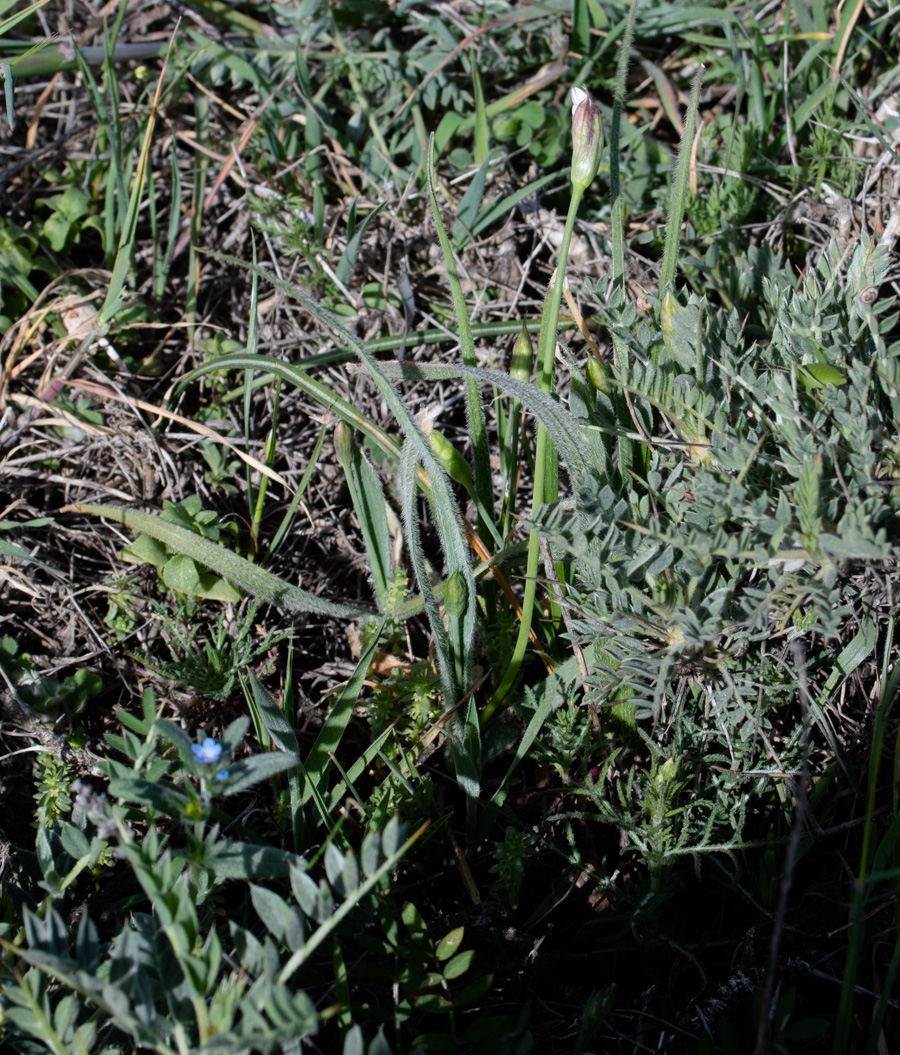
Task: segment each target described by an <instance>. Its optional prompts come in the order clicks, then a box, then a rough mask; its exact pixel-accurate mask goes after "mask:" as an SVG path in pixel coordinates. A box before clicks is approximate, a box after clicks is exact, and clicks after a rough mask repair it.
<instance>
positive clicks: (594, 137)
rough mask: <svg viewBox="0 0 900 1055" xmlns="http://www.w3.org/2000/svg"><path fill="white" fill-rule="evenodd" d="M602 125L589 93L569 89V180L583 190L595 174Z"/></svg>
mask: <svg viewBox="0 0 900 1055" xmlns="http://www.w3.org/2000/svg"><path fill="white" fill-rule="evenodd" d="M602 146H603V129H602V128H601V126H600V114H599V113H598V111H597V106H596V104H595V103H594V100H593V99H592V98H591V96H590V93H589V92H588V91H586V90H585V89H584V88H573V89H572V184H573V186H575V187H577V188H579V189H580V190H587V188H588V187H589V186H590V185H591V183H592V182H593V180H594V176H596V175H597V165H598V164H599V162H600V148H601V147H602Z"/></svg>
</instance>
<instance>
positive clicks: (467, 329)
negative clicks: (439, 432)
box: [427, 136, 494, 543]
mask: <svg viewBox="0 0 900 1055" xmlns="http://www.w3.org/2000/svg"><path fill="white" fill-rule="evenodd" d="M427 178H428V196H429V198H430V199H431V213H432V216H433V217H434V226H435V229H436V230H437V235H438V240H439V241H440V243H441V252H442V253H443V254H444V266H445V267H446V268H447V279H448V281H449V282H450V292H451V296H452V298H453V311H454V313H455V315H456V324H457V326H458V327H459V343H460V348H461V350H462V360H463V363H464V364H465V365H466V366H470V367H475V366H477V365H478V360H477V358H476V356H475V342H474V340H473V338H472V328H471V326H470V324H469V316H468V313H467V310H466V301H465V297H464V296H463V292H462V286H461V285H460V281H459V274H458V272H457V270H456V260H455V259H454V257H453V250H452V248H451V246H450V240H449V239H448V237H447V232H446V230H445V229H444V224H443V221H442V220H441V214H440V209H439V207H438V200H437V191H436V189H435V174H434V136H432V137H431V139H430V140H429V143H428V170H427ZM466 415H467V418H468V424H469V432H470V433H471V436H472V448H473V451H474V461H475V492H476V494H477V495H478V497H479V499H480V501H481V504H482V506H483V507H484V508H485V509H486V510H489V511H490V513H491V518H492V519H493V516H494V490H493V486H492V478H491V453H490V448H489V446H488V438H487V429H486V428H485V423H484V408H483V406H482V404H481V392H480V390H479V388H478V383H477V382H476V381H475V380H474V379H472V380H469V379H467V380H466ZM478 534H479V535H480V536H481V539H482V541H483V542H485V543H487V542H488V541H489V539H490V533H489V531H488V530H487V527H486V526H485V525H484V524H481V525H480V527H479V532H478Z"/></svg>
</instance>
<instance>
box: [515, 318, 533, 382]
mask: <svg viewBox="0 0 900 1055" xmlns="http://www.w3.org/2000/svg"><path fill="white" fill-rule="evenodd" d="M533 363H534V345H533V344H532V343H531V334H530V333H529V332H528V327H527V326H526V325H525V323H524V322H523V323H522V332H521V333H520V334H519V339H518V340H517V341H516V346H515V348H513V354H512V361H511V362H510V364H509V376H510V377H514V378H515V379H516V380H517V381H530V380H531V367H532V365H533Z"/></svg>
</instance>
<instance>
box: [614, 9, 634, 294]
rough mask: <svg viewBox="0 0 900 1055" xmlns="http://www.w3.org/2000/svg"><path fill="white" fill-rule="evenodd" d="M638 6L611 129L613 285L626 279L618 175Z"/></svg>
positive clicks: (622, 59)
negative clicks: (623, 116) (629, 67)
mask: <svg viewBox="0 0 900 1055" xmlns="http://www.w3.org/2000/svg"><path fill="white" fill-rule="evenodd" d="M637 6H638V0H631V6H630V7H629V9H628V20H627V22H626V23H625V32H624V34H623V35H622V46H621V49H620V51H619V65H618V67H617V69H616V89H615V95H614V96H613V113H612V127H611V128H610V131H609V201H610V205H611V206H612V218H611V221H610V225H611V228H612V259H613V268H612V278H613V286H621V285H623V284H624V282H625V198H624V197H623V195H622V182H621V179H620V176H619V149H620V145H621V126H622V110H623V108H624V106H625V81H626V79H627V77H628V59H629V57H630V53H631V42H632V40H633V39H634V16H635V14H636V12H637Z"/></svg>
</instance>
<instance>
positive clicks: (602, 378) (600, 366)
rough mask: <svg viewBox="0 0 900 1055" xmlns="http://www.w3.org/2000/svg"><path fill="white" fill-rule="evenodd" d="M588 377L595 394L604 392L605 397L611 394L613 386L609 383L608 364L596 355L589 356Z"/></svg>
mask: <svg viewBox="0 0 900 1055" xmlns="http://www.w3.org/2000/svg"><path fill="white" fill-rule="evenodd" d="M587 375H588V381H590V383H591V387H592V388H593V389H594V391H595V392H602V393H603V395H604V396H608V395H609V394H610V392H611V391H612V386H611V385H610V383H609V373H608V371H607V369H606V364H605V363H604V362H602V361H601V360H600V359H598V358H597V357H596V356H595V355H589V356H588V361H587Z"/></svg>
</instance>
